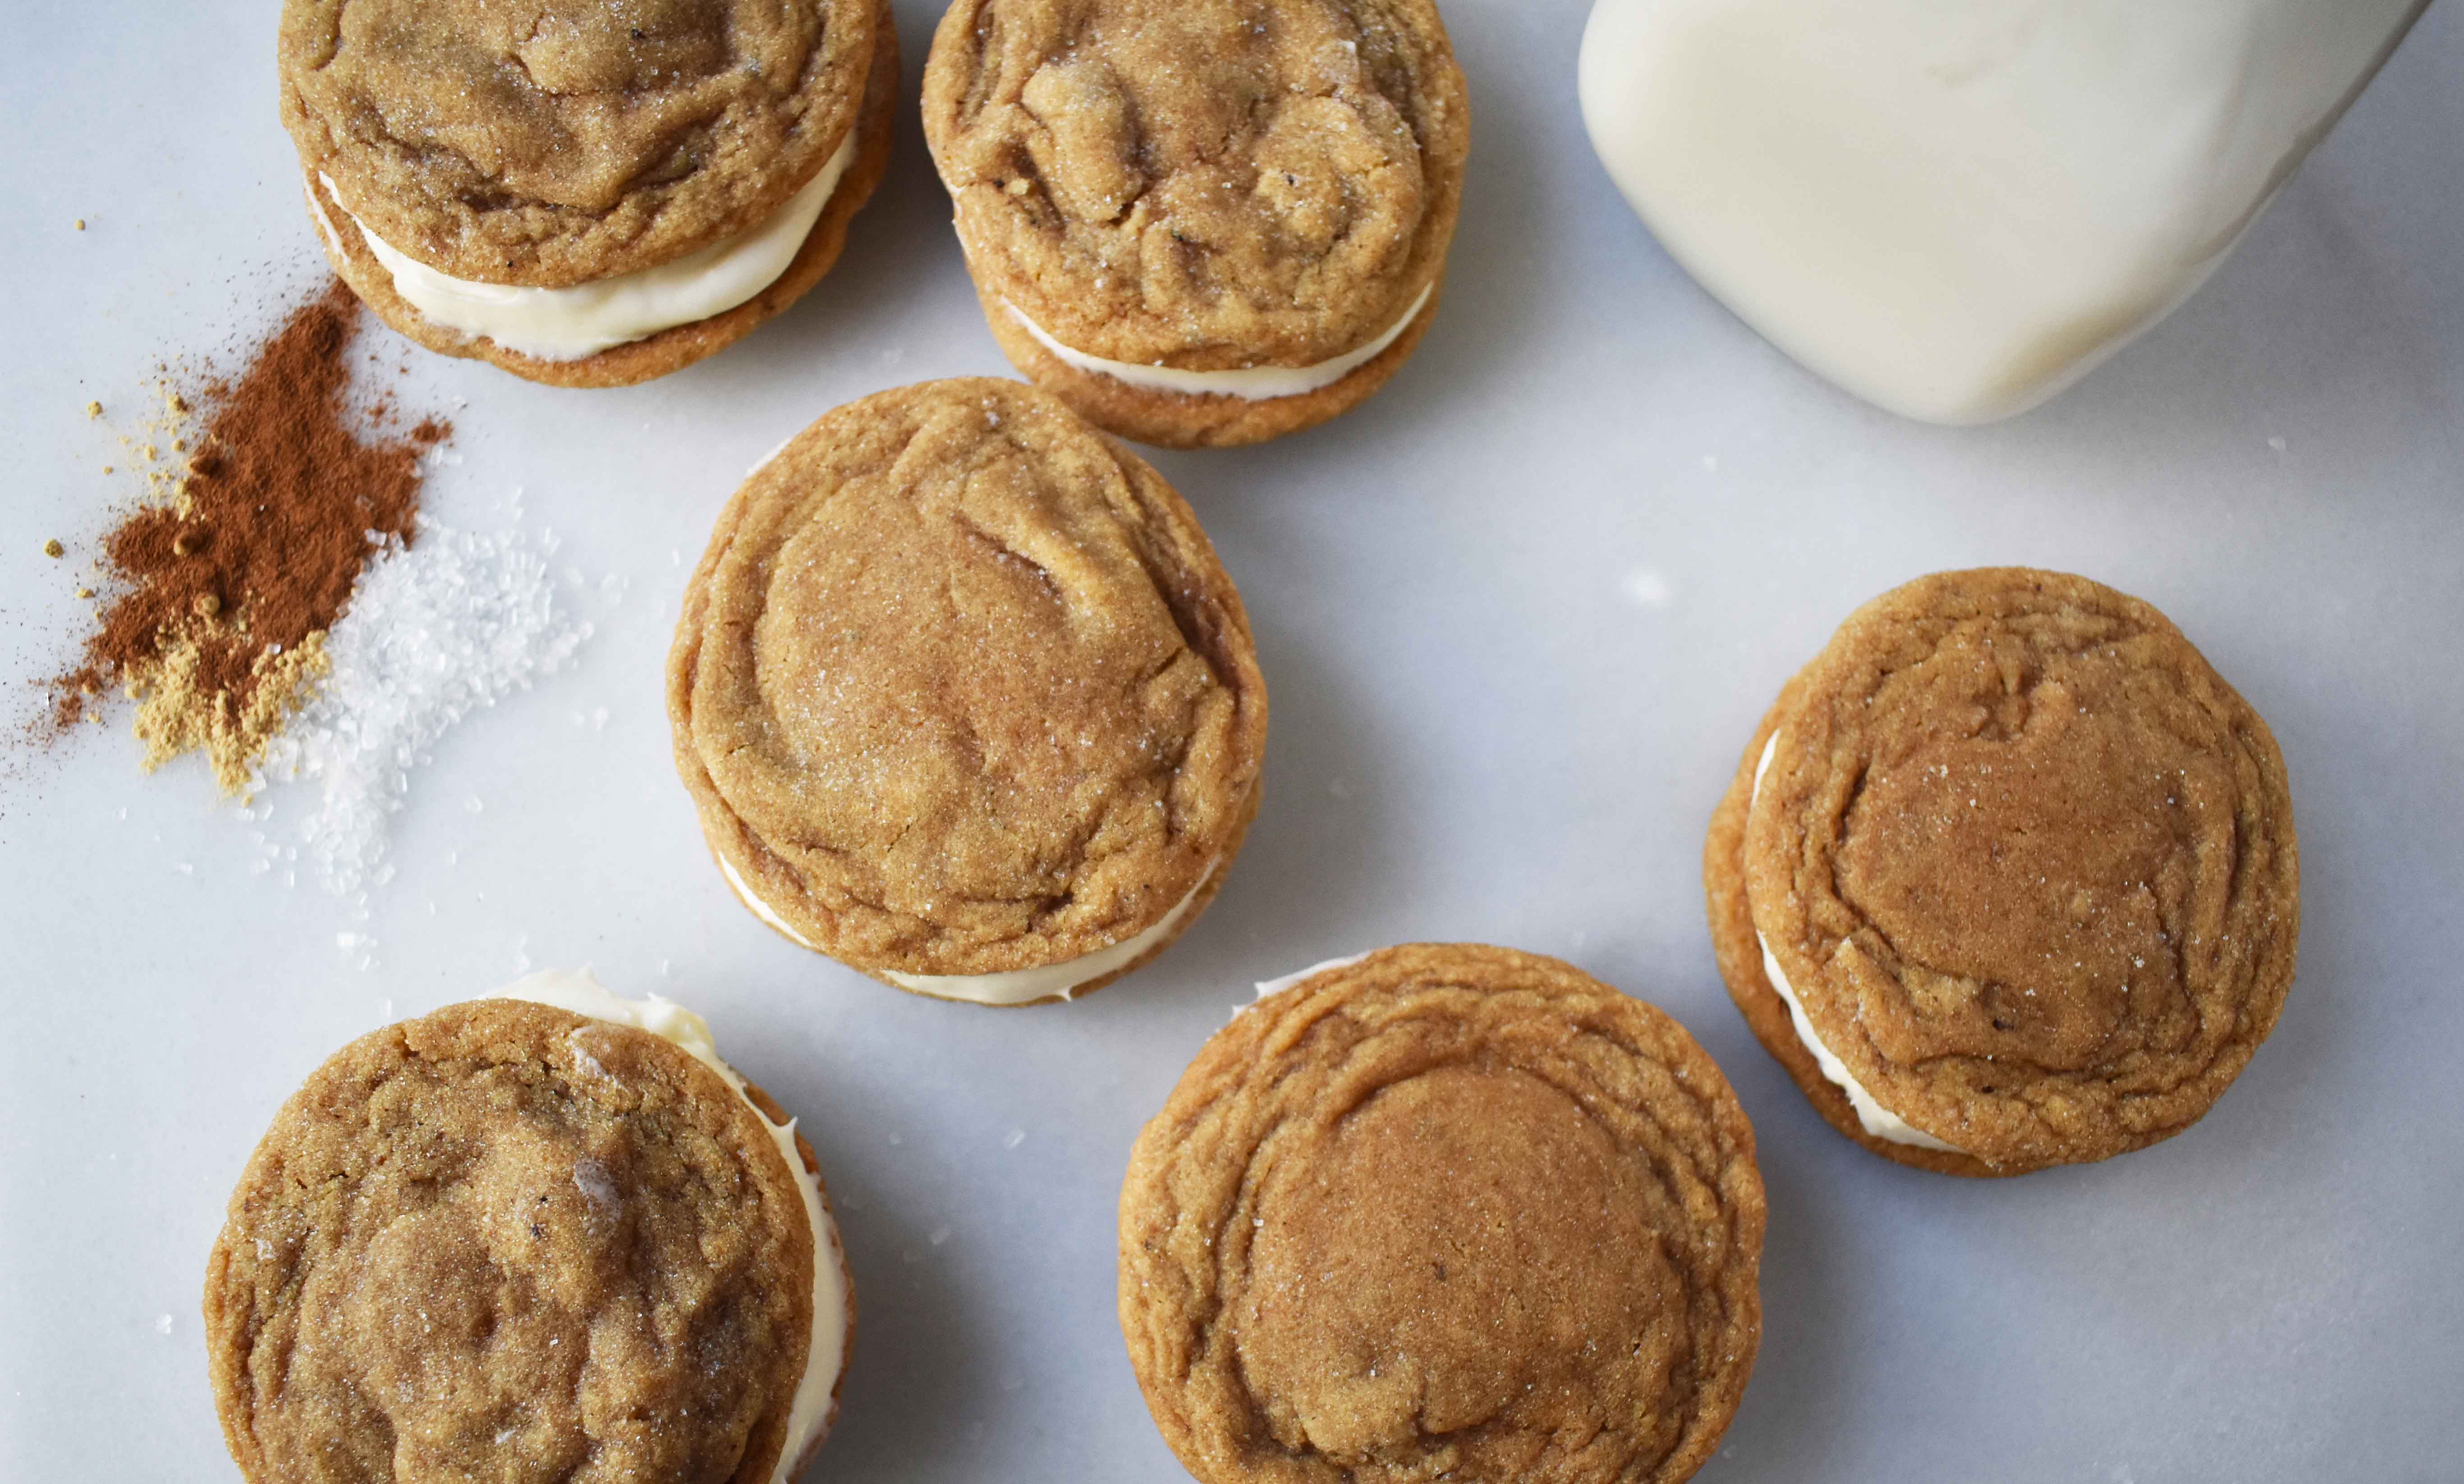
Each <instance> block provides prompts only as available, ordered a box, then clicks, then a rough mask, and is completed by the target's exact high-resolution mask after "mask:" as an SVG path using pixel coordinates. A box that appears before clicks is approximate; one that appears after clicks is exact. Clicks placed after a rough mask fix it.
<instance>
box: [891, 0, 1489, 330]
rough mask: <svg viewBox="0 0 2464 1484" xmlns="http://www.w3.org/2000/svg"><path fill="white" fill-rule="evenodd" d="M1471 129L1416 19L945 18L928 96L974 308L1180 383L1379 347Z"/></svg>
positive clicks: (1194, 12)
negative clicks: (993, 309) (1169, 374)
mask: <svg viewBox="0 0 2464 1484" xmlns="http://www.w3.org/2000/svg"><path fill="white" fill-rule="evenodd" d="M1469 127H1470V116H1469V107H1468V102H1467V98H1466V95H1465V92H1464V88H1463V74H1462V72H1461V71H1460V70H1459V69H1458V68H1457V67H1456V65H1455V59H1454V52H1453V49H1452V47H1451V46H1449V45H1448V43H1447V40H1446V33H1445V27H1444V25H1443V24H1442V23H1441V21H1440V20H1439V18H1438V12H1437V10H1436V8H1435V7H1433V6H1432V5H1430V4H1429V3H1428V0H957V4H954V5H952V6H951V7H950V9H949V11H948V12H947V13H946V14H944V15H943V16H942V19H941V24H940V27H939V29H938V31H937V32H936V33H935V35H934V39H933V52H932V56H931V58H930V60H929V61H928V62H927V63H926V66H925V73H924V128H925V135H926V137H927V139H928V140H929V141H930V142H931V144H932V147H933V156H934V160H935V164H937V165H938V166H939V169H940V172H941V179H942V181H943V183H944V184H945V185H948V186H949V188H950V193H951V195H952V196H953V197H955V198H956V199H957V226H958V235H959V237H960V239H961V241H962V242H963V243H964V244H965V246H966V250H967V260H968V265H969V267H970V269H971V271H972V272H973V273H975V274H976V276H977V278H978V280H979V283H981V284H983V285H984V286H985V288H986V290H987V292H988V293H991V294H998V295H1000V296H1001V297H1002V298H1005V299H1006V300H1008V301H1009V302H1010V303H1011V304H1013V305H1015V306H1016V307H1017V309H1018V310H1019V311H1020V312H1021V313H1023V314H1024V315H1025V316H1027V317H1028V318H1029V319H1030V320H1032V321H1033V322H1034V323H1035V324H1036V325H1038V326H1040V327H1041V328H1042V329H1044V330H1045V332H1046V333H1048V334H1050V335H1051V336H1053V337H1054V338H1057V339H1059V340H1060V341H1061V342H1062V343H1063V344H1065V345H1067V346H1069V347H1070V348H1071V349H1073V350H1077V351H1080V352H1083V353H1085V354H1088V355H1091V356H1099V357H1103V358H1105V359H1107V360H1124V361H1133V362H1137V363H1141V364H1149V363H1154V364H1162V365H1166V366H1170V367H1173V368H1176V369H1180V370H1189V371H1225V370H1238V369H1241V368H1243V367H1248V366H1253V365H1260V364H1274V365H1314V364H1317V363H1319V362H1321V361H1325V360H1332V359H1334V358H1335V357H1337V356H1340V355H1342V354H1343V353H1345V352H1346V351H1349V350H1352V349H1353V348H1355V347H1357V346H1360V345H1363V344H1366V343H1368V342H1369V341H1370V340H1372V339H1374V338H1376V337H1377V336H1379V335H1381V334H1383V333H1384V332H1386V331H1387V330H1388V329H1390V328H1392V327H1393V326H1394V325H1395V324H1396V322H1397V321H1398V320H1399V319H1401V318H1402V316H1403V314H1404V312H1405V311H1406V310H1407V309H1408V308H1409V307H1410V306H1411V304H1412V303H1413V301H1414V299H1415V297H1416V296H1417V295H1419V294H1420V293H1421V291H1423V290H1424V289H1426V288H1427V287H1428V286H1429V285H1430V284H1431V283H1433V282H1435V280H1436V276H1437V273H1438V270H1439V268H1440V266H1441V264H1442V262H1443V261H1444V258H1445V250H1446V244H1447V241H1448V239H1449V238H1450V237H1451V236H1452V235H1453V232H1454V224H1455V215H1456V210H1457V207H1458V203H1459V200H1460V197H1461V193H1462V185H1463V158H1464V155H1465V153H1466V151H1467V149H1468V147H1469Z"/></svg>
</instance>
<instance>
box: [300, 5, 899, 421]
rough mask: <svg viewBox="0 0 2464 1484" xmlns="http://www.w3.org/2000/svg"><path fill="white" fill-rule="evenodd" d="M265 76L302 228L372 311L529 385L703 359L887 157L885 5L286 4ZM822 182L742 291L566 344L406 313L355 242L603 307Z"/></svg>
mask: <svg viewBox="0 0 2464 1484" xmlns="http://www.w3.org/2000/svg"><path fill="white" fill-rule="evenodd" d="M281 74H282V81H283V98H282V102H283V119H284V122H285V124H286V125H287V126H288V127H289V128H290V130H291V133H292V137H293V141H294V142H295V144H297V148H298V151H299V156H300V162H301V164H302V165H303V167H304V169H305V175H306V179H305V185H306V190H307V194H308V201H309V209H310V214H311V216H312V218H313V219H314V221H315V223H316V226H317V229H318V236H319V241H321V242H322V243H323V245H324V247H325V251H326V255H327V257H328V258H329V260H331V262H332V263H333V266H334V269H335V271H336V272H337V273H340V274H341V277H342V278H343V280H344V281H345V282H347V283H348V284H350V286H351V288H352V290H353V291H354V292H355V293H357V294H358V295H360V297H361V298H362V299H363V300H364V301H366V303H367V304H368V305H369V307H370V308H371V309H373V310H375V311H376V313H377V315H378V316H379V317H381V318H383V319H384V320H385V322H386V323H387V324H389V325H391V326H393V327H394V328H395V329H396V330H399V331H401V332H402V333H403V334H404V335H406V336H408V337H409V338H412V339H415V340H417V341H419V342H420V343H421V344H423V345H426V346H428V347H429V349H431V350H436V351H440V352H443V353H444V354H447V355H451V356H465V357H473V358H477V359H481V360H488V361H490V362H491V363H493V364H495V365H497V366H500V367H502V368H504V369H505V370H508V371H512V372H514V373H515V374H516V375H518V376H522V377H526V378H528V379H530V380H532V381H536V382H547V383H549V384H553V385H561V386H616V385H627V384H630V383H633V382H644V381H648V380H649V379H651V378H653V377H657V376H664V375H666V374H667V373H668V372H670V371H673V370H676V369H678V368H680V367H682V366H685V365H689V364H691V363H692V362H693V361H695V360H701V359H702V358H703V357H706V356H709V355H713V354H715V353H716V352H717V351H719V350H721V349H724V348H725V347H726V346H728V345H731V344H733V343H735V342H736V341H737V340H738V339H741V338H743V337H744V336H746V335H747V334H749V333H751V331H752V330H753V329H754V327H755V326H757V325H759V324H760V323H761V322H762V321H763V320H766V319H768V318H769V317H771V316H774V315H776V314H778V313H779V312H780V311H781V310H783V309H785V308H786V307H787V306H788V305H790V304H792V303H794V302H795V301H796V300H797V299H798V298H800V297H802V296H803V294H804V292H805V291H806V290H808V289H810V288H811V287H812V286H813V285H814V284H815V283H818V282H819V281H820V280H821V278H822V277H823V276H824V275H825V273H828V272H829V269H830V267H831V265H832V264H833V263H835V262H836V261H837V259H838V255H839V252H840V250H841V249H842V248H843V247H844V246H845V244H846V240H847V226H848V223H849V221H850V220H851V219H852V218H853V217H854V215H855V213H856V211H857V210H858V209H859V208H860V207H863V205H864V204H865V202H866V201H867V200H868V199H869V197H870V195H871V194H872V191H873V188H874V187H875V186H876V185H878V184H879V182H880V180H881V177H882V174H883V172H884V171H885V170H886V168H887V167H888V164H889V158H890V149H891V137H892V135H893V134H894V133H895V129H894V126H893V125H894V118H895V106H896V96H897V88H898V38H897V33H896V32H895V30H894V29H893V28H892V25H891V13H890V7H889V4H888V0H796V3H794V4H791V5H787V6H784V7H754V6H749V5H745V4H742V3H733V4H731V3H728V0H661V3H659V4H656V5H653V6H650V7H648V8H643V7H632V8H626V7H618V6H614V5H610V4H607V3H605V0H596V3H592V0H532V3H531V4H529V5H528V6H527V7H522V8H516V9H512V10H509V9H507V8H505V7H503V6H500V5H496V4H493V3H482V0H453V3H448V4H437V3H433V0H287V3H286V5H285V8H284V11H283V19H282V32H281ZM843 146H844V147H845V148H844V157H842V148H843ZM833 172H835V174H834V179H835V182H836V184H835V185H829V186H828V187H827V194H826V199H825V201H824V203H823V204H822V206H821V207H820V208H819V213H818V215H816V216H814V217H813V218H812V225H811V226H810V228H809V229H806V230H805V231H804V232H803V236H802V240H801V245H800V246H795V247H794V248H793V249H792V256H789V255H788V252H789V251H790V250H789V249H788V248H786V247H781V250H780V253H779V256H780V257H781V258H783V259H784V267H783V269H781V271H779V272H778V273H777V275H776V276H775V277H772V278H769V279H768V280H767V282H766V283H763V284H762V285H761V286H760V287H759V288H758V289H753V288H751V287H750V285H749V284H747V285H746V286H745V289H744V292H747V293H748V294H749V296H747V297H743V298H741V299H740V300H738V301H737V302H735V303H733V304H732V305H730V306H729V307H725V308H718V309H715V310H714V311H713V312H711V313H708V314H705V315H703V316H701V317H698V318H692V319H688V320H685V321H684V322H681V323H672V324H671V325H669V327H667V328H663V329H656V330H652V331H648V332H645V333H643V334H641V335H640V336H639V337H638V338H630V339H627V340H625V341H624V342H622V343H618V344H614V345H611V346H609V347H607V348H605V349H600V350H596V351H594V352H590V353H587V354H563V353H558V354H553V355H551V354H546V353H545V351H544V347H528V348H523V347H522V345H521V343H520V342H519V337H518V336H515V335H513V334H511V332H504V331H499V334H502V335H505V336H506V337H507V338H512V339H515V340H516V341H517V344H506V343H500V342H499V339H498V338H492V337H491V336H490V335H489V334H487V333H484V332H483V331H482V330H480V329H479V328H477V327H476V326H475V325H467V324H464V325H457V324H454V323H448V322H445V320H443V319H440V318H438V317H435V316H431V315H430V314H429V313H425V312H423V311H422V309H421V308H420V307H419V306H418V305H416V304H414V303H413V302H412V301H411V300H412V297H413V296H415V295H410V293H409V291H408V290H407V288H405V287H404V286H402V285H401V284H400V283H398V280H397V278H396V276H395V273H394V272H393V271H392V270H391V269H389V268H388V267H387V265H386V264H385V262H383V261H381V260H380V258H379V255H378V252H377V251H375V249H374V248H373V247H372V246H371V242H370V237H371V236H373V237H375V238H379V239H382V240H383V242H384V243H385V245H386V247H387V248H389V249H390V250H391V251H396V252H399V253H401V254H402V255H404V256H405V257H407V258H409V259H411V260H413V261H414V263H415V264H418V265H424V266H425V267H426V268H427V269H432V270H434V271H436V272H437V273H443V274H447V275H450V276H451V278H454V279H459V280H463V281H464V282H465V283H466V284H469V285H504V286H507V287H509V288H517V289H548V290H582V291H584V292H591V293H597V294H600V295H606V294H607V293H608V292H609V290H610V289H611V287H614V286H619V285H621V283H622V282H623V281H624V275H627V274H639V273H648V272H651V271H660V270H665V271H667V272H669V273H685V274H688V275H690V273H695V272H699V271H700V270H701V267H702V265H704V264H705V262H706V260H707V259H709V258H710V257H711V256H712V255H713V254H715V253H721V252H724V251H727V250H728V248H729V247H730V246H731V245H736V244H740V243H742V242H743V241H745V240H746V239H747V237H748V235H749V234H756V233H759V232H760V231H761V230H762V229H764V228H765V226H766V227H769V228H771V229H772V230H774V231H775V230H777V229H778V228H777V226H776V223H777V221H778V220H780V219H781V213H782V211H793V210H794V209H795V199H796V198H798V197H799V193H800V192H803V191H805V190H806V188H807V187H808V186H809V187H810V190H811V192H813V193H815V194H818V193H820V192H822V191H823V190H824V188H825V187H824V185H823V184H822V183H821V181H820V177H822V176H824V175H825V174H832V173H833ZM807 209H809V208H807ZM787 240H788V241H790V242H793V241H794V239H787ZM773 261H777V259H773ZM676 294H677V291H676V290H675V289H674V288H673V287H672V284H671V287H670V288H669V289H667V290H665V291H663V295H665V296H668V297H673V296H675V295H676Z"/></svg>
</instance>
